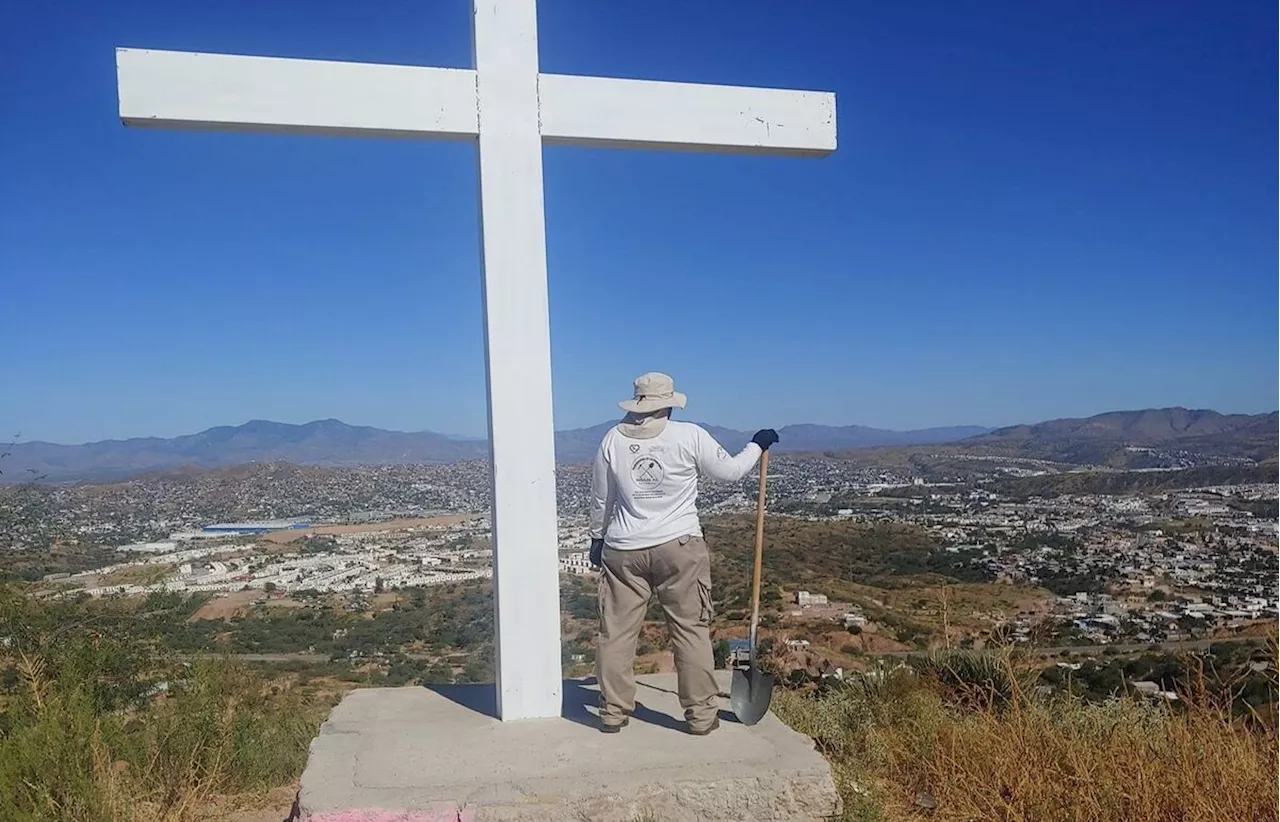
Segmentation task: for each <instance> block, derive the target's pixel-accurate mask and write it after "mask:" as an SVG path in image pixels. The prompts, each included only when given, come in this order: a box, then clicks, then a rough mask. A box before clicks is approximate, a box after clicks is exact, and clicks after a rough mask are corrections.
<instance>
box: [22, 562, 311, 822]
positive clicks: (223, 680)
mask: <svg viewBox="0 0 1280 822" xmlns="http://www.w3.org/2000/svg"><path fill="white" fill-rule="evenodd" d="M132 610H133V609H130V611H131V612H132ZM134 613H135V615H136V612H134ZM104 616H109V615H104V614H102V613H101V612H98V611H94V610H86V609H85V608H83V607H81V605H80V604H78V603H74V602H63V603H41V602H38V601H36V600H34V599H32V598H29V597H27V596H25V595H23V593H21V592H18V591H15V590H13V589H11V588H8V587H0V636H3V637H5V643H4V645H3V647H0V819H4V820H6V822H27V821H28V820H30V821H32V822H34V820H59V822H98V820H103V821H104V822H105V821H107V820H110V821H111V822H116V821H117V820H139V821H140V822H150V820H178V821H179V822H181V820H187V819H197V818H201V817H202V816H203V814H204V813H205V811H206V810H207V807H208V803H209V802H210V800H211V799H213V798H214V797H217V796H225V795H228V794H232V795H245V794H249V795H253V794H261V793H263V792H265V791H267V790H269V789H271V788H275V787H277V786H279V785H282V784H284V783H287V782H289V781H290V780H292V779H294V778H296V777H297V776H298V775H299V774H300V773H301V770H302V767H303V765H304V764H305V762H306V752H307V746H308V744H309V743H310V740H311V739H312V737H313V736H314V735H315V732H316V730H317V729H318V727H319V724H320V722H321V721H322V720H323V718H324V717H325V715H326V714H327V713H328V710H329V708H330V707H331V706H332V704H333V702H334V695H333V694H332V693H331V692H325V691H323V690H319V689H317V688H306V689H304V688H300V687H294V686H293V685H292V684H291V683H289V682H281V681H273V680H268V679H267V678H264V677H262V676H260V675H259V674H256V673H254V672H252V671H251V670H249V669H248V668H247V667H245V666H243V665H239V664H236V663H234V662H230V661H227V660H216V661H215V660H205V661H200V660H197V661H195V662H190V663H184V662H180V661H178V660H177V659H176V658H175V657H173V656H172V655H171V654H169V653H168V652H167V651H166V650H165V647H164V644H163V642H162V641H161V640H160V638H159V637H158V636H156V635H155V634H154V633H153V632H152V631H151V630H150V629H149V626H151V625H154V624H157V619H156V617H157V615H156V614H154V613H151V614H146V615H144V616H143V618H140V619H136V620H133V621H132V622H131V623H130V626H129V627H128V628H127V629H126V630H110V629H108V625H109V624H110V623H111V621H112V620H110V619H109V618H99V617H104ZM175 616H177V617H178V618H179V619H180V618H181V615H175Z"/></svg>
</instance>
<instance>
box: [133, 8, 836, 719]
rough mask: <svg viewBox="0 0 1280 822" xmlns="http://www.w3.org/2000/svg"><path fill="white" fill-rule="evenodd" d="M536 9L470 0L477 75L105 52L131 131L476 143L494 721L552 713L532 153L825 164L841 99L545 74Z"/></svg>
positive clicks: (548, 456)
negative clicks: (733, 155)
mask: <svg viewBox="0 0 1280 822" xmlns="http://www.w3.org/2000/svg"><path fill="white" fill-rule="evenodd" d="M535 2H536V0H473V5H474V18H475V19H474V22H473V25H472V47H473V54H474V60H475V69H474V70H464V69H442V68H426V67H420V66H396V65H378V64H369V63H345V62H331V61H323V60H291V59H280V58H274V57H244V56H235V55H226V54H204V53H190V52H174V51H153V50H138V49H117V50H116V71H117V80H118V85H119V95H120V119H121V120H122V121H123V122H124V123H125V124H126V125H132V126H161V127H173V128H203V129H217V130H224V131H253V132H279V133H289V134H301V133H313V134H345V135H351V136H358V137H414V138H432V137H434V138H465V139H477V140H478V143H479V155H480V204H481V207H480V215H481V220H480V222H481V255H482V260H481V264H482V268H483V271H484V315H485V363H486V368H487V369H488V402H489V443H490V449H491V457H492V462H493V513H492V525H493V571H494V588H495V590H494V602H495V610H496V620H495V622H496V626H497V638H496V643H495V644H496V648H497V671H498V686H497V692H498V713H499V716H500V717H501V718H502V719H504V720H508V719H529V718H536V717H553V716H559V715H560V710H561V705H560V699H561V695H560V687H561V670H560V607H559V576H558V574H559V563H558V561H557V545H556V542H557V533H556V492H555V439H554V426H553V422H552V413H551V344H550V334H549V326H548V320H547V263H546V246H545V241H546V238H545V230H544V224H543V206H542V146H543V144H544V143H551V144H562V145H563V144H574V145H598V146H620V147H628V148H664V149H685V150H690V149H691V150H703V151H721V152H744V153H753V154H794V155H824V154H828V153H830V152H832V151H834V150H835V147H836V120H835V95H834V94H831V93H827V92H815V91H787V90H781V89H765V88H743V87H737V86H712V85H701V84H695V83H665V82H650V81H643V80H621V79H614V78H607V77H579V76H570V75H563V74H540V73H539V72H538V37H537V10H536V6H535Z"/></svg>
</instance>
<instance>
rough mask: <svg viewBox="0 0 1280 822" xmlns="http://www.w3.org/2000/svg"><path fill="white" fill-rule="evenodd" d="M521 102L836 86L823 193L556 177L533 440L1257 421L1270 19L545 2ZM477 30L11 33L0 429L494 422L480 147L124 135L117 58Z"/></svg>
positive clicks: (1263, 372)
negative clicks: (539, 80)
mask: <svg viewBox="0 0 1280 822" xmlns="http://www.w3.org/2000/svg"><path fill="white" fill-rule="evenodd" d="M539 9H540V11H539V28H540V30H539V37H540V59H541V65H542V69H543V70H544V71H551V72H561V73H584V74H599V75H611V76H619V77H638V78H647V79H661V80H687V81H697V82H711V83H727V84H740V85H762V86H776V87H790V88H812V89H823V90H830V91H834V92H835V93H836V95H837V109H838V115H839V121H838V122H839V145H840V147H839V150H838V151H837V152H836V153H835V154H834V155H831V156H830V157H827V158H824V159H808V158H805V159H795V158H763V157H737V156H733V157H730V156H715V155H707V154H692V155H685V154H670V153H663V152H643V153H642V152H633V151H610V150H603V149H602V150H595V149H592V150H587V149H581V148H568V147H559V148H551V149H547V150H546V151H545V153H544V157H545V166H544V173H545V178H546V214H547V226H548V263H549V270H550V274H549V278H550V299H551V326H552V329H551V331H552V356H553V364H554V365H553V367H554V372H555V373H554V389H555V397H556V422H557V426H558V427H562V428H568V427H576V426H580V425H587V424H592V423H595V422H599V421H601V420H604V419H608V418H610V417H612V416H613V415H614V414H615V412H616V409H617V406H616V405H615V403H616V401H617V400H618V399H621V398H622V397H623V396H625V395H626V394H628V393H629V390H630V380H631V379H632V377H634V376H635V375H636V374H638V373H640V372H643V371H645V370H649V369H658V370H664V371H668V372H669V373H671V374H673V375H674V376H675V377H676V380H677V384H678V386H679V387H680V388H681V389H683V390H685V391H686V392H688V393H689V394H690V397H691V402H690V406H689V409H688V412H687V413H688V416H690V417H694V418H697V419H703V420H708V421H714V422H716V423H720V424H725V425H732V426H738V427H742V428H751V427H756V426H762V425H776V426H780V425H783V424H787V423H793V422H818V423H832V424H846V423H861V424H867V425H875V426H880V427H888V428H914V427H920V426H930V425H945V424H963V423H976V424H988V425H995V424H1005V423H1013V422H1021V421H1035V420H1040V419H1046V418H1051V417H1058V416H1069V415H1070V416H1074V415H1085V414H1090V413H1096V412H1100V411H1105V410H1112V409H1118V408H1138V407H1148V406H1164V405H1186V406H1191V407H1211V408H1215V409H1218V410H1221V411H1238V412H1256V411H1264V410H1273V409H1275V408H1276V405H1277V369H1278V364H1277V315H1276V309H1275V306H1276V304H1277V303H1276V299H1277V290H1276V283H1277V279H1276V251H1275V249H1276V245H1275V243H1276V201H1277V187H1276V178H1277V174H1276V171H1277V168H1276V149H1275V147H1276V115H1275V99H1276V98H1275V94H1276V84H1275V65H1276V58H1277V55H1276V40H1275V31H1276V22H1277V21H1276V9H1275V5H1274V4H1268V3H1262V2H1252V1H1250V2H1245V1H1244V0H1241V2H1232V3H1208V2H1196V3H1183V2H1165V1H1164V0H1162V1H1161V2H1136V3H1110V2H1100V1H1099V2H1078V3H1059V4H1043V3H1022V2H981V3H952V2H944V1H943V0H934V1H933V2H912V3H888V2H880V3H872V2H861V3H852V2H848V0H832V2H808V3H792V4H785V3H776V2H774V3H764V2H740V1H738V2H733V3H728V2H704V3H688V2H675V0H655V1H654V2H648V3H601V2H598V0H541V2H540V4H539ZM469 13H470V3H469V2H468V0H412V2H410V0H395V1H394V2H385V1H384V0H379V2H376V3H355V2H349V1H347V2H333V1H332V0H323V1H322V2H321V1H319V0H311V1H310V2H301V0H278V1H277V2H272V3H261V2H248V0H217V2H213V1H212V0H198V1H197V0H189V1H186V2H182V3H171V2H168V3H166V2H160V0H131V1H130V2H112V3H93V2H84V1H83V0H82V1H80V2H60V3H26V4H20V5H18V6H16V7H15V8H14V9H13V10H11V11H10V12H9V13H8V15H7V17H6V23H5V25H4V26H3V27H0V110H2V111H4V112H5V128H4V129H3V130H0V317H2V318H3V319H2V320H0V335H2V338H3V345H4V351H5V353H6V356H5V362H4V365H3V375H4V376H3V378H2V379H3V381H2V382H0V432H3V433H4V434H5V435H6V436H8V435H10V434H12V433H21V435H22V438H23V439H45V440H53V441H59V442H78V441H85V440H93V439H100V438H108V437H125V436H139V435H159V436H171V435H176V434H180V433H187V432H193V431H197V430H200V429H203V428H206V427H209V426H212V425H219V424H235V423H239V422H243V421H246V420H248V419H252V418H266V419H276V420H283V421H288V422H305V421H307V420H311V419H316V418H325V417H337V418H340V419H343V420H345V421H347V422H351V423H359V424H369V425H378V426H383V427H389V428H398V429H406V430H419V429H431V430H437V431H445V432H449V433H459V434H480V433H483V431H484V427H485V413H484V375H483V367H484V364H483V348H482V329H481V313H480V310H481V309H480V280H479V276H480V275H479V259H478V256H479V254H478V216H477V215H478V208H477V180H476V174H475V160H474V147H473V146H472V145H471V144H469V143H465V142H462V143H427V142H412V141H372V140H354V139H340V138H320V137H299V136H281V135H274V136H270V135H241V134H209V133H200V132H176V131H150V130H137V129H126V128H125V127H123V126H122V125H121V124H120V123H119V121H118V119H117V116H116V92H115V68H114V54H113V49H114V48H115V47H116V46H133V47H149V48H164V49H177V50H193V51H196V50H198V51H210V52H235V53H245V54H263V55H274V56H286V57H315V58H325V59H341V60H359V61H383V62H393V63H414V64H424V65H436V66H449V67H468V66H469V65H470V34H469V29H468V25H469Z"/></svg>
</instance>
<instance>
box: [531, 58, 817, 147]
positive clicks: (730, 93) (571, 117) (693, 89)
mask: <svg viewBox="0 0 1280 822" xmlns="http://www.w3.org/2000/svg"><path fill="white" fill-rule="evenodd" d="M539 90H540V92H541V99H542V137H543V139H544V140H545V141H546V142H548V143H560V144H570V145H604V146H616V147H624V148H663V149H692V150H703V151H716V152H741V153H752V154H795V155H823V154H829V153H831V152H833V151H835V149H836V96H835V95H834V94H831V93H830V92H821V91H791V90H788V89H770V88H749V87H745V86H713V85H704V84H700V83H665V82H656V81H651V80H618V79H614V78H610V77H577V76H573V75H567V74H543V75H542V76H541V78H540V79H539Z"/></svg>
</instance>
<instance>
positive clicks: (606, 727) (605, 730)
mask: <svg viewBox="0 0 1280 822" xmlns="http://www.w3.org/2000/svg"><path fill="white" fill-rule="evenodd" d="M629 722H631V719H630V718H627V719H623V720H622V721H621V722H603V721H602V722H601V723H600V733H602V734H616V733H617V732H618V731H620V730H622V729H623V728H625V727H627V724H628V723H629Z"/></svg>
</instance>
